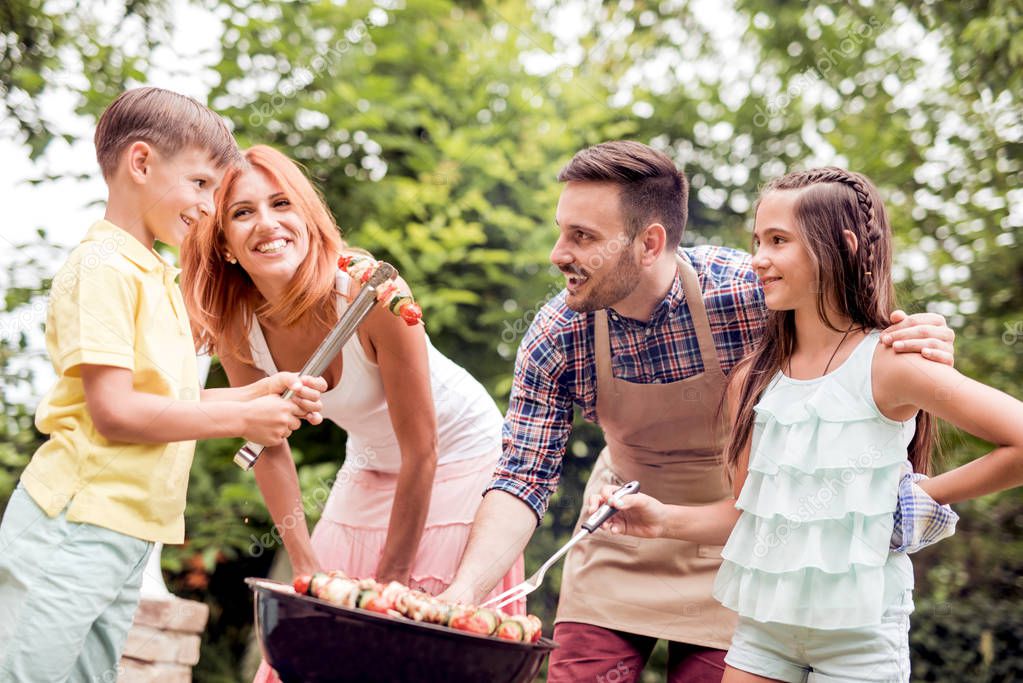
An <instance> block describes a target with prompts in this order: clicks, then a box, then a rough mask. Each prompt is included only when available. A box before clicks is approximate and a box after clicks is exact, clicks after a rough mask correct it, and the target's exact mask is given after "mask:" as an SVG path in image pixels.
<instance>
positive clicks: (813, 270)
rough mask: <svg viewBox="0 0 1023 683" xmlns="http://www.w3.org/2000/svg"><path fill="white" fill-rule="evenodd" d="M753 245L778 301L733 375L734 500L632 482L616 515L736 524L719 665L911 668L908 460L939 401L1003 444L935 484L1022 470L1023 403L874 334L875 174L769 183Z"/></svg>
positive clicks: (656, 524)
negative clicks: (725, 639) (902, 536)
mask: <svg viewBox="0 0 1023 683" xmlns="http://www.w3.org/2000/svg"><path fill="white" fill-rule="evenodd" d="M754 246H755V248H756V253H755V256H754V259H753V266H754V268H755V269H756V271H757V274H758V275H759V277H760V279H761V281H762V283H763V287H764V295H765V300H766V304H767V307H768V308H769V309H770V314H769V319H768V323H767V327H766V332H765V336H764V339H763V342H762V343H761V345H760V347H759V348H758V349H757V350H756V351H754V352H753V353H752V354H751V355H750V356H749V357H747V358H746V359H745V360H744V361H743V362H742V364H740V365H739V366H738V367H737V369H736V371H735V373H734V374H733V376H732V378H731V382H730V385H729V391H728V403H729V408H730V414H731V415H733V416H734V423H733V429H732V434H731V438H730V441H729V444H728V446H727V448H726V464H727V466H728V468H729V471H730V472H731V473H732V475H733V491H734V495H735V500H727V501H723V502H722V503H718V504H714V505H708V506H704V507H702V508H695V507H681V506H667V505H663V504H661V503H659V502H658V501H656V500H654V499H652V498H650V497H648V496H643V495H641V494H639V495H635V496H630V497H628V498H626V499H625V501H623V503H622V505H621V506H620V508H621V510H622V512H621V513H620V514H619V515H618V516H617V517H615V518H613V520H612V521H611V523H610V526H611V530H612V531H616V532H619V533H625V534H631V535H636V536H655V537H656V536H665V537H672V538H683V539H686V540H690V541H695V542H699V543H722V542H724V541H725V540H726V539H727V544H726V545H725V548H724V550H723V551H722V557H723V558H724V562H723V564H722V566H721V569H720V571H719V573H718V576H717V580H716V582H715V588H714V594H715V597H716V598H717V599H718V600H720V601H721V602H722V603H723V604H724V605H725V606H727V607H729V608H731V609H733V610H735V611H736V612H738V614H739V625H738V627H737V629H736V631H735V636H734V638H733V640H732V646H731V648H730V649H729V651H728V655H727V657H726V659H725V661H726V662H727V664H728V668H727V669H726V673H725V677H724V680H725V681H727V682H729V683H735V682H746V681H766V680H780V681H805V680H807V676H808V674H809V673H811V672H812V673H814V675H815V677H816V678H817V679H818V680H836V679H838V678H840V679H841V680H843V681H849V680H855V681H908V680H909V633H908V629H909V614H910V613H911V612H912V610H913V602H912V587H913V568H912V564H911V563H910V560H909V557H908V556H907V555H906V554H905V553H901V552H890V551H889V542H890V538H891V535H892V531H893V524H894V521H893V513H894V512H895V509H896V505H897V501H898V490H899V484H900V478H901V475H902V472H903V471H904V468H907V467H908V465H909V464H911V465H912V467H913V469H914V470H916V471H917V472H926V471H927V470H928V468H929V464H930V453H931V449H932V440H933V429H932V422H931V417H930V416H931V415H934V416H936V417H939V418H942V419H944V420H947V421H949V422H951V423H952V424H954V425H956V426H958V427H961V428H963V429H965V430H966V431H968V432H970V433H971V434H974V435H975V436H978V437H980V438H982V439H985V440H987V441H990V442H992V443H996V444H1001V445H1000V446H999V447H998V448H996V449H995V450H993V451H992V452H991V453H989V454H988V455H986V456H984V457H982V458H979V459H978V460H976V461H974V462H971V463H969V464H967V465H964V466H963V467H960V468H957V469H955V470H952V471H950V472H947V473H945V474H943V475H941V476H938V477H935V478H933V479H930V480H927V481H925V482H923V483H922V484H921V485H920V486H921V488H922V489H923V490H924V491H925V492H926V493H928V494H930V495H931V496H932V497H933V498H934V499H935V500H936V501H937V502H939V503H954V502H958V501H961V500H966V499H968V498H973V497H976V496H981V495H984V494H987V493H991V492H994V491H999V490H1002V489H1006V488H1010V487H1012V486H1016V485H1019V484H1020V483H1023V403H1020V402H1019V401H1016V400H1015V399H1013V398H1011V397H1009V396H1007V395H1005V394H1003V393H1001V392H999V391H997V390H995V389H992V388H990V387H987V386H985V385H983V384H980V383H978V382H975V381H973V380H970V379H968V378H966V377H963V376H962V375H960V374H959V373H958V372H957V371H956V370H955V369H953V368H952V367H951V366H947V365H942V364H938V363H932V362H930V361H928V360H926V359H924V358H923V357H922V356H920V355H917V354H897V353H895V352H894V351H893V350H892V349H890V348H888V347H886V346H885V345H883V344H878V339H879V330H880V329H883V328H884V327H885V326H886V325H887V321H888V319H889V314H890V313H891V311H892V309H893V308H894V306H895V302H894V291H893V286H892V277H891V229H890V226H889V224H888V218H887V215H886V213H885V209H884V206H883V205H882V203H881V200H880V197H879V195H878V192H877V190H876V189H875V188H874V186H873V185H872V184H871V183H870V181H869V180H868V179H867V178H865V177H864V176H862V175H860V174H858V173H850V172H848V171H844V170H842V169H838V168H823V169H816V170H811V171H804V172H798V173H791V174H789V175H786V176H784V177H782V178H781V179H779V180H776V181H774V182H772V183H771V184H769V185H768V186H767V188H766V189H765V190H764V192H763V194H762V196H761V199H760V201H759V204H758V207H757V210H756V221H755V227H754ZM907 459H908V461H909V463H907V462H906V461H907ZM609 494H610V491H604V492H602V494H601V495H600V496H599V497H597V498H599V499H601V500H603V499H606V497H607V496H608V495H609ZM601 500H594V501H592V502H591V505H592V504H597V503H599V502H601ZM829 677H834V678H829Z"/></svg>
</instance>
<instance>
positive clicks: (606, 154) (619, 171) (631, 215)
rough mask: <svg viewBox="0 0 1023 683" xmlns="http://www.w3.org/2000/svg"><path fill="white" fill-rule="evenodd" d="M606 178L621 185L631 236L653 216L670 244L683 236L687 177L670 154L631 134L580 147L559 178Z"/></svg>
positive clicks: (625, 217) (672, 246) (620, 197)
mask: <svg viewBox="0 0 1023 683" xmlns="http://www.w3.org/2000/svg"><path fill="white" fill-rule="evenodd" d="M573 180H574V181H580V182H606V183H614V184H616V185H618V186H619V187H620V188H621V192H620V193H619V195H618V197H619V205H620V206H621V209H622V217H623V218H624V219H625V226H626V230H627V231H628V234H629V239H635V237H636V235H638V234H639V231H640V230H642V229H643V228H645V227H646V226H647V225H649V224H650V223H653V222H657V223H660V224H661V225H663V226H664V229H665V232H666V233H667V245H668V247H669V248H670V249H675V248H676V247H678V245H679V244H680V243H681V242H682V234H683V233H684V232H685V229H686V219H687V218H688V213H689V206H688V204H689V180H688V179H687V178H686V174H685V173H684V172H683V171H680V170H679V169H678V168H676V167H675V162H674V161H672V160H671V158H670V157H669V156H668V155H666V154H664V153H662V152H658V151H657V150H655V149H653V148H652V147H648V146H647V145H644V144H642V143H639V142H633V141H631V140H614V141H611V142H604V143H601V144H599V145H594V146H593V147H587V148H586V149H584V150H582V151H580V152H579V153H577V154H576V155H575V156H574V157H572V160H571V161H570V162H568V164H567V165H566V166H565V167H564V168H563V169H561V172H560V173H559V174H558V181H559V182H563V183H565V182H570V181H573Z"/></svg>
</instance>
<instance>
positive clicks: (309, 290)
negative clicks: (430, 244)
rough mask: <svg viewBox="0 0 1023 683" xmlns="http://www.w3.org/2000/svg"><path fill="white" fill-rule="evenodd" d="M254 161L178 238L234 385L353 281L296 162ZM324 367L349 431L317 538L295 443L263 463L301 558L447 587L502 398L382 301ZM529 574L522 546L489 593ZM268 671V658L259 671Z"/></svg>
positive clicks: (340, 300) (230, 178) (281, 521)
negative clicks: (183, 240)
mask: <svg viewBox="0 0 1023 683" xmlns="http://www.w3.org/2000/svg"><path fill="white" fill-rule="evenodd" d="M244 158H245V162H246V163H245V165H244V166H243V167H241V168H238V169H233V170H230V171H228V173H227V175H226V176H225V178H224V181H223V185H222V186H221V188H220V190H219V191H218V193H217V196H216V199H215V204H216V206H215V208H216V215H215V217H214V219H213V220H211V221H204V223H203V224H202V225H200V226H199V227H197V228H196V229H194V230H193V231H192V233H191V234H190V235H189V238H188V245H187V246H186V247H185V248H183V249H182V254H183V259H182V266H183V274H182V284H183V287H184V289H185V292H186V301H187V304H188V307H189V310H190V312H191V315H192V319H193V320H194V321H195V322H196V324H197V326H198V333H197V335H196V336H197V339H198V343H200V344H205V345H206V346H207V347H208V348H210V349H212V350H214V351H216V353H217V354H218V355H219V357H220V361H221V363H222V364H223V366H224V369H225V370H226V371H227V375H228V378H229V379H230V381H231V384H232V385H234V384H244V383H248V382H251V381H253V380H255V379H257V378H259V377H262V376H263V375H264V374H270V373H272V372H274V371H275V370H276V369H295V368H300V367H302V365H303V364H304V363H305V361H306V360H307V359H308V358H309V356H310V355H311V354H312V352H313V350H314V349H315V348H316V347H317V346H318V345H319V343H320V342H321V341H322V340H323V338H324V337H325V336H326V334H327V333H328V331H329V330H330V328H331V327H332V326H333V324H334V323H335V322H336V321H337V319H338V318H339V316H340V315H341V313H342V312H343V311H344V309H345V307H346V306H347V305H348V304H349V302H350V301H351V299H353V298H354V296H355V295H356V293H357V291H358V287H359V285H358V284H357V283H356V282H354V281H353V279H352V278H351V277H349V276H348V274H347V273H345V272H343V271H340V270H339V269H338V267H337V261H338V257H339V255H342V254H346V253H347V254H351V253H352V252H351V251H350V248H349V247H348V245H346V244H345V243H344V242H343V241H342V239H341V237H340V235H339V232H338V229H337V226H336V224H335V223H334V221H333V219H332V218H331V216H330V213H329V212H328V210H327V207H326V205H325V204H324V202H323V200H322V198H321V197H320V196H319V194H318V193H317V191H316V190H315V189H314V188H313V186H312V185H311V184H310V183H309V181H308V179H307V178H306V177H305V175H304V174H303V173H302V172H301V170H300V169H299V168H298V166H296V164H295V163H294V162H292V161H291V160H290V159H288V158H287V157H286V156H284V155H283V154H281V153H280V152H278V151H276V150H274V149H272V148H270V147H266V146H256V147H253V148H251V149H249V150H248V151H247V152H245V153H244ZM400 284H401V287H403V288H404V287H407V286H406V285H405V284H404V283H400ZM324 379H326V380H327V386H328V387H329V389H328V390H326V391H325V392H324V393H323V394H322V404H323V416H324V417H326V418H329V419H331V420H333V421H334V422H335V423H337V424H338V425H339V426H340V427H342V428H343V429H345V430H346V431H347V432H348V443H347V447H346V455H345V459H344V465H343V466H342V468H341V471H340V472H339V474H338V476H337V479H336V481H335V483H334V486H333V490H332V491H331V493H330V496H329V498H328V500H327V502H326V504H325V506H324V509H323V514H322V519H321V520H320V522H319V523H318V524H317V525H316V529H315V530H314V532H313V535H312V538H311V539H310V537H309V533H308V530H307V527H306V524H305V517H304V515H303V513H302V504H301V500H300V496H299V487H298V478H297V475H296V470H295V464H294V462H293V460H292V458H291V453H290V450H289V448H288V445H287V441H285V442H284V444H283V445H281V446H278V447H275V448H269V449H267V450H265V451H264V452H263V455H262V457H261V458H260V459H259V460H258V461H257V463H256V466H255V474H256V481H257V483H258V485H259V488H260V490H261V491H262V493H263V497H264V499H265V500H266V504H267V507H268V508H269V510H270V514H271V516H272V517H273V520H274V523H275V524H276V525H277V528H278V529H279V530H280V531H281V534H282V537H283V541H284V545H285V548H286V549H287V551H288V556H289V557H290V559H291V563H292V568H293V571H294V572H295V573H296V574H309V573H312V572H314V571H320V570H324V569H341V570H342V571H344V572H345V573H346V574H348V575H350V576H355V577H360V578H362V577H375V578H376V579H377V580H379V581H383V582H386V581H390V580H396V581H400V582H401V583H405V584H411V585H412V586H414V587H416V588H421V589H423V590H426V591H427V592H430V593H433V594H436V593H439V592H440V591H441V590H443V589H444V588H445V587H446V586H447V585H448V584H449V583H450V582H451V579H452V577H453V575H454V572H455V569H456V567H457V563H458V560H459V558H460V557H461V554H462V551H463V549H464V547H465V544H466V542H467V540H468V534H469V528H470V525H471V523H472V520H473V517H474V515H475V513H476V508H477V507H478V506H479V503H480V501H481V499H482V496H481V494H482V492H483V490H484V488H485V487H486V485H487V483H488V482H489V480H490V476H491V474H492V473H493V470H494V467H495V465H496V463H497V459H498V457H499V455H500V450H501V425H502V418H501V414H500V412H499V411H498V409H497V406H496V405H495V404H494V402H493V400H492V399H491V398H490V396H489V395H488V394H487V392H486V390H485V389H484V388H483V387H482V386H481V385H480V384H479V383H478V382H477V381H476V380H474V379H473V378H472V377H471V376H470V375H469V374H468V373H467V372H466V371H465V370H463V369H462V368H461V367H459V366H458V365H456V364H455V363H453V362H452V361H451V360H449V359H448V358H446V357H445V356H444V355H442V354H441V353H440V352H439V351H437V350H436V349H435V348H434V347H433V346H432V345H431V344H430V340H429V338H428V337H427V336H426V334H425V332H424V330H423V327H422V326H421V325H416V326H413V327H409V326H407V325H406V324H405V322H403V321H402V320H401V319H399V318H397V317H396V316H395V315H393V314H392V313H391V312H389V311H388V310H386V309H385V308H384V307H383V306H377V307H375V308H374V309H373V311H372V312H371V313H370V314H369V315H368V317H367V318H366V319H365V321H364V322H363V323H362V324H361V325H360V326H359V329H358V332H357V334H356V336H354V337H353V338H352V339H351V340H350V341H349V342H348V343H347V344H346V345H345V347H344V349H343V350H342V353H340V354H338V357H337V358H336V359H335V360H334V361H333V362H332V364H331V365H330V367H329V368H328V370H327V371H326V372H325V373H324ZM522 578H523V570H522V558H521V557H520V558H519V559H518V561H517V563H516V565H515V566H514V567H513V569H512V570H511V571H510V572H509V574H508V575H507V576H506V577H505V581H504V582H503V584H502V586H499V587H497V588H495V591H496V592H500V591H501V590H503V589H507V588H509V587H511V586H513V585H515V584H516V583H518V582H519V581H521V580H522ZM523 603H524V601H523ZM523 607H524V604H520V605H518V606H516V610H517V611H522V608H523ZM269 677H270V674H269V669H268V667H267V666H266V665H265V664H264V665H263V667H262V668H261V672H260V674H258V675H257V680H261V679H263V680H265V679H267V678H269Z"/></svg>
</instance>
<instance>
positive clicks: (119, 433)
mask: <svg viewBox="0 0 1023 683" xmlns="http://www.w3.org/2000/svg"><path fill="white" fill-rule="evenodd" d="M80 370H81V377H82V383H83V384H84V387H85V401H86V404H87V406H88V409H89V414H90V415H91V416H92V421H93V424H95V426H96V429H97V430H98V431H99V433H100V434H102V435H103V436H104V437H105V438H107V439H109V440H110V441H121V442H128V443H171V442H174V441H192V440H196V439H215V438H224V437H238V436H240V437H243V438H245V439H247V440H249V441H254V442H256V443H259V444H262V445H264V446H276V445H277V444H279V443H280V442H281V441H282V440H283V439H284V438H286V437H287V436H288V435H289V434H291V432H292V431H293V430H295V429H297V428H298V426H299V417H302V416H303V415H305V412H306V411H304V410H303V408H302V407H300V406H299V405H297V404H296V403H294V402H293V401H290V400H289V401H286V400H284V399H282V398H280V397H279V396H263V397H261V398H257V399H254V400H251V401H212V402H206V403H201V402H199V401H180V400H175V399H171V398H168V397H166V396H157V395H156V394H148V393H145V392H141V391H136V390H135V389H134V387H133V386H132V373H131V371H130V370H128V369H126V368H118V367H113V366H106V365H82V366H81V368H80Z"/></svg>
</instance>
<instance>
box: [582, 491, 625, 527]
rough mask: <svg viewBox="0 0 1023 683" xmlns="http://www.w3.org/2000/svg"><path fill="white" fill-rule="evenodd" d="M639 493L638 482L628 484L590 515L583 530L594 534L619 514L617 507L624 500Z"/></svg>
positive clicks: (584, 523)
mask: <svg viewBox="0 0 1023 683" xmlns="http://www.w3.org/2000/svg"><path fill="white" fill-rule="evenodd" d="M637 492H639V482H638V481H630V482H629V483H628V484H625V485H624V486H622V487H621V488H619V489H618V490H617V491H615V492H614V493H612V494H611V497H610V498H608V499H607V502H606V503H604V504H603V505H601V506H600V507H599V508H597V511H596V512H594V513H593V514H592V515H590V517H589V519H587V520H586V521H585V522H583V528H584V529H586V530H587V531H589V532H590V533H591V534H592V533H593V532H594V531H596V530H597V529H599V528H600V525H601V524H603V523H604V522H606V521H607V520H609V519H611V518H612V517H614V516H615V514H616V513H617V512H618V508H617V507H616V505H617V504H618V503H619V502H620V501H621V499H622V498H624V497H625V496H628V495H629V494H632V493H637Z"/></svg>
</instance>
